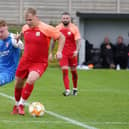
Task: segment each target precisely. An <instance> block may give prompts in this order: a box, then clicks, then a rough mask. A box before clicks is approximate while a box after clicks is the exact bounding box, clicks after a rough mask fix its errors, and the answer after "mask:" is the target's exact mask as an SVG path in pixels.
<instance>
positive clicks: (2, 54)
mask: <svg viewBox="0 0 129 129" xmlns="http://www.w3.org/2000/svg"><path fill="white" fill-rule="evenodd" d="M8 54H9V50H7V51H3V52H0V57H2V56H7V55H8Z"/></svg>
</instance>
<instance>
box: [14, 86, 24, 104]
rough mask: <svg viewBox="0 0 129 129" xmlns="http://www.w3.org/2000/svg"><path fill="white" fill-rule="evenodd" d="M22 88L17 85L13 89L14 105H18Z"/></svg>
mask: <svg viewBox="0 0 129 129" xmlns="http://www.w3.org/2000/svg"><path fill="white" fill-rule="evenodd" d="M22 89H23V88H17V87H15V91H14V92H15V93H14V95H15V101H16V104H15V105H18V102H19V101H20V98H21V93H22Z"/></svg>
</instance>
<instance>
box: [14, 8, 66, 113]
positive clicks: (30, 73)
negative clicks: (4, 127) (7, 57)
mask: <svg viewBox="0 0 129 129" xmlns="http://www.w3.org/2000/svg"><path fill="white" fill-rule="evenodd" d="M25 20H26V23H27V24H26V25H24V26H23V28H22V32H21V34H22V35H23V36H24V41H25V48H24V53H23V56H22V58H21V60H20V62H19V65H18V68H17V71H16V82H15V93H14V94H15V101H16V103H15V105H14V107H13V112H12V114H20V115H24V104H25V101H26V100H27V99H28V97H29V96H30V95H31V93H32V90H33V87H34V83H35V81H36V80H37V79H39V78H40V77H41V76H42V74H43V73H44V72H45V70H46V68H47V66H48V49H49V41H50V39H51V38H53V39H55V40H56V39H57V40H58V41H59V46H58V50H57V53H56V57H57V59H60V58H62V49H63V46H64V41H65V37H64V36H63V35H62V34H61V33H60V32H59V31H58V30H57V29H56V28H54V27H52V26H50V25H47V24H45V23H43V22H41V21H40V20H39V19H38V18H37V16H36V10H35V9H33V8H29V9H28V10H27V11H26V13H25ZM17 38H19V37H17ZM25 80H26V83H25V86H24V82H25ZM23 86H24V87H23Z"/></svg>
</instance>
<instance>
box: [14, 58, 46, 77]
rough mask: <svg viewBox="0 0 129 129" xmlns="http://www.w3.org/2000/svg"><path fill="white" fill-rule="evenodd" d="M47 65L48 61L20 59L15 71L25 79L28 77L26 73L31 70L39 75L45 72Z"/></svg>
mask: <svg viewBox="0 0 129 129" xmlns="http://www.w3.org/2000/svg"><path fill="white" fill-rule="evenodd" d="M47 66H48V63H32V62H28V61H26V60H20V63H19V65H18V68H17V71H16V76H17V77H20V78H22V79H25V78H27V77H28V74H29V72H31V71H36V72H38V73H39V74H40V76H41V75H42V74H43V73H44V72H45V70H46V68H47Z"/></svg>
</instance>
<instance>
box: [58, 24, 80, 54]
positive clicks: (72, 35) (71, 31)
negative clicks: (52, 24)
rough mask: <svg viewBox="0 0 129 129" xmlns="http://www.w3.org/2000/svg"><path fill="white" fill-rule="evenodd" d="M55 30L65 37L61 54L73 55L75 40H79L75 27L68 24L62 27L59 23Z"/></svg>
mask: <svg viewBox="0 0 129 129" xmlns="http://www.w3.org/2000/svg"><path fill="white" fill-rule="evenodd" d="M56 28H57V29H58V30H59V31H60V32H62V33H63V35H64V36H65V44H64V48H63V52H62V53H63V54H65V55H73V52H74V51H75V50H76V40H78V39H80V33H79V30H78V28H77V26H75V25H74V24H72V23H70V24H69V25H68V27H64V25H63V24H62V23H61V24H59V25H58V26H57V27H56Z"/></svg>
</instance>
